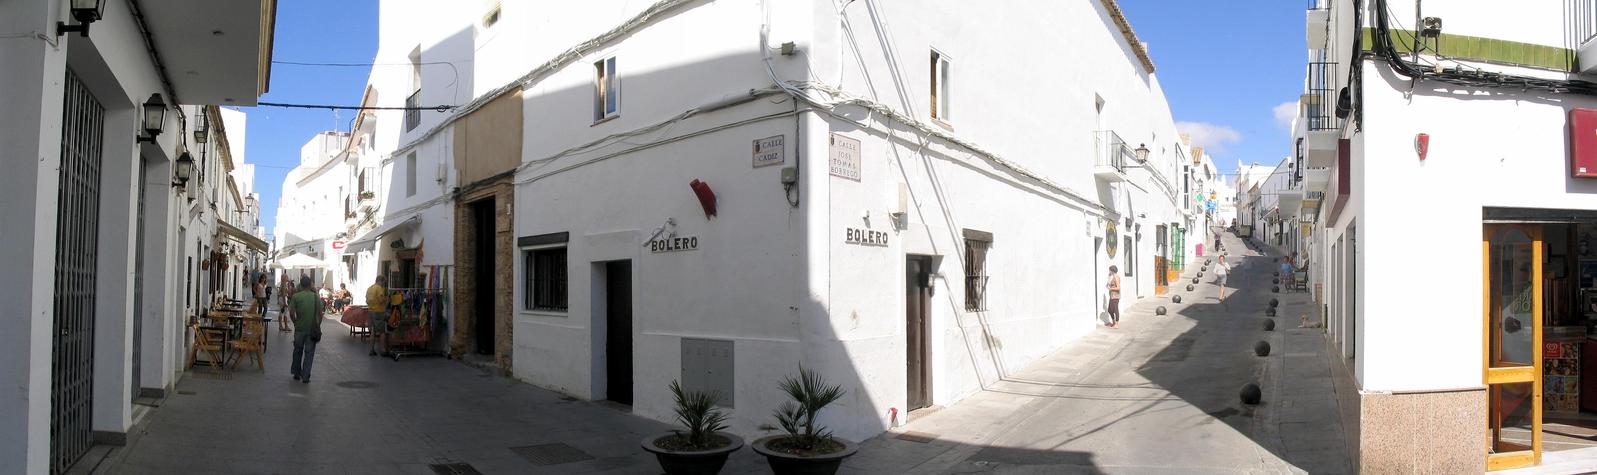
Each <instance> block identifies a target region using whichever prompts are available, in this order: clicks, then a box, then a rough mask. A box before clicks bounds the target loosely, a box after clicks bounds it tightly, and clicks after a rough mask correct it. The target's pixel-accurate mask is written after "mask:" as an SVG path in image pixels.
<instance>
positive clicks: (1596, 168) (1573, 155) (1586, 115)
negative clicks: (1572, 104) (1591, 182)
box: [1569, 109, 1597, 178]
mask: <svg viewBox="0 0 1597 475" xmlns="http://www.w3.org/2000/svg"><path fill="white" fill-rule="evenodd" d="M1569 174H1570V176H1573V177H1576V178H1597V110H1592V109H1570V110H1569Z"/></svg>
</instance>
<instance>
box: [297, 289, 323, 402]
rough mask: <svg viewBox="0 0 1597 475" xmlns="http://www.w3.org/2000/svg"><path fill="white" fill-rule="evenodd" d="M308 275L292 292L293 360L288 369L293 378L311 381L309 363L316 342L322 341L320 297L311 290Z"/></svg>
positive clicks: (313, 356)
mask: <svg viewBox="0 0 1597 475" xmlns="http://www.w3.org/2000/svg"><path fill="white" fill-rule="evenodd" d="M312 285H313V284H312V283H311V278H310V277H308V276H307V277H300V279H299V292H297V293H295V294H294V297H293V298H292V304H291V305H290V306H291V307H293V310H294V362H293V364H292V365H290V366H289V371H290V372H293V373H294V380H296V381H299V382H302V383H309V382H311V363H312V362H314V361H315V360H316V344H317V343H320V342H321V341H322V307H323V304H322V299H320V298H318V297H317V295H316V291H315V290H313V289H314V287H312Z"/></svg>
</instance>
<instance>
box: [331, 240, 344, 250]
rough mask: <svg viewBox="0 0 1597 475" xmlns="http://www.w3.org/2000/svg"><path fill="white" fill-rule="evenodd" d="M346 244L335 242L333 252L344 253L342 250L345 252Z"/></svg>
mask: <svg viewBox="0 0 1597 475" xmlns="http://www.w3.org/2000/svg"><path fill="white" fill-rule="evenodd" d="M344 244H345V243H344V241H333V250H334V251H342V250H344Z"/></svg>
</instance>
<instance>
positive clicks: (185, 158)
mask: <svg viewBox="0 0 1597 475" xmlns="http://www.w3.org/2000/svg"><path fill="white" fill-rule="evenodd" d="M173 165H174V167H173V170H172V171H173V173H172V187H173V188H183V187H186V186H188V184H189V178H191V177H193V176H194V156H192V155H189V153H188V152H183V154H182V155H178V156H177V162H176V163H173Z"/></svg>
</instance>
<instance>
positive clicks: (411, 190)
mask: <svg viewBox="0 0 1597 475" xmlns="http://www.w3.org/2000/svg"><path fill="white" fill-rule="evenodd" d="M412 196H416V152H410V155H406V156H405V197H406V198H409V197H412Z"/></svg>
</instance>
